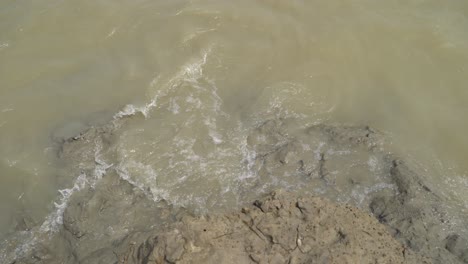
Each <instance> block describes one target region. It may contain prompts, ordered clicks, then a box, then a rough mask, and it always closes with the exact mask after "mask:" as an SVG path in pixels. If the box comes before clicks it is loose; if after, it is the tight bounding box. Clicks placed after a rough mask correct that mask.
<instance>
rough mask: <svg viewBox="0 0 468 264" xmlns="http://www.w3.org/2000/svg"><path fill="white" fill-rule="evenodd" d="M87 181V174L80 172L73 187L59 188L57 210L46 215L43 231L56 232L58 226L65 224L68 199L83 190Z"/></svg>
mask: <svg viewBox="0 0 468 264" xmlns="http://www.w3.org/2000/svg"><path fill="white" fill-rule="evenodd" d="M86 183H87V179H86V174H84V173H83V174H80V175H79V176H78V177H77V178H76V180H75V182H74V184H73V187H71V188H69V189H62V190H59V193H60V195H61V198H60V200H59V201H58V202H56V203H54V205H55V211H54V212H52V213H51V214H49V215H48V216H47V217H46V220H45V221H44V222H43V223H42V225H41V227H40V229H39V231H40V232H43V233H49V232H54V231H56V230H57V228H58V227H59V226H60V225H62V224H63V212H64V211H65V208H66V207H67V204H68V201H69V200H70V197H71V195H72V194H73V193H74V192H77V191H80V190H82V189H83V188H84V187H85V186H86Z"/></svg>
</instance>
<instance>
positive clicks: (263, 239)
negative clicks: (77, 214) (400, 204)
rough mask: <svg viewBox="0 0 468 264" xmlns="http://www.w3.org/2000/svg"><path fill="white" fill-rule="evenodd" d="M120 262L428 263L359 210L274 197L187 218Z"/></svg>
mask: <svg viewBox="0 0 468 264" xmlns="http://www.w3.org/2000/svg"><path fill="white" fill-rule="evenodd" d="M119 263H142V264H143V263H145V264H146V263H232V264H234V263H430V262H429V261H428V260H427V259H425V258H423V257H421V256H418V255H416V254H414V253H413V252H412V251H411V250H409V249H407V248H406V247H404V246H403V245H402V244H400V243H399V242H398V241H397V240H395V239H394V238H393V237H392V236H391V235H390V233H389V232H388V230H387V229H386V228H385V226H384V225H382V224H380V223H379V222H378V221H377V220H376V219H375V218H373V217H372V216H370V215H368V214H366V213H364V212H363V211H361V210H359V209H357V208H355V207H352V206H345V205H338V204H335V203H332V202H330V201H328V200H326V199H322V198H317V197H297V196H295V195H292V194H287V193H279V194H278V193H274V194H272V195H271V196H268V197H266V198H264V199H262V200H257V201H255V202H254V204H253V205H251V206H248V207H245V208H243V209H242V210H241V212H233V213H229V214H226V215H214V216H208V217H193V216H186V217H184V218H183V219H182V220H181V221H180V222H177V223H175V224H173V225H171V226H170V228H168V230H167V231H164V232H161V233H155V234H151V235H148V239H147V240H146V241H145V242H144V243H133V244H131V245H130V246H129V249H128V250H127V251H126V252H125V253H124V254H122V255H120V256H119Z"/></svg>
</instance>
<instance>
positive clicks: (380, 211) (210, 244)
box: [11, 119, 468, 263]
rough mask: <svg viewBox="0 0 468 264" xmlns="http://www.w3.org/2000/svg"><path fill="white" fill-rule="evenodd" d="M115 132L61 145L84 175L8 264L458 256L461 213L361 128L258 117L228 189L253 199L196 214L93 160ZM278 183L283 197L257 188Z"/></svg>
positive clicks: (467, 252)
mask: <svg viewBox="0 0 468 264" xmlns="http://www.w3.org/2000/svg"><path fill="white" fill-rule="evenodd" d="M115 129H116V127H115V126H110V125H109V126H103V127H100V128H91V129H89V130H88V131H87V132H84V133H82V134H80V135H78V136H75V137H72V138H70V139H68V140H66V141H65V142H64V143H63V145H62V146H61V150H60V158H61V159H62V160H63V162H64V163H68V164H69V166H70V167H73V168H74V169H76V170H80V171H81V172H82V174H83V175H92V176H88V177H87V178H86V183H87V184H86V186H85V187H83V188H80V189H79V190H77V191H76V192H75V193H74V194H73V195H71V197H70V199H69V200H67V204H66V207H65V208H64V209H63V212H61V217H62V224H61V225H60V226H58V231H57V232H55V233H51V234H50V237H46V238H43V239H40V240H38V241H37V243H35V245H34V246H33V249H32V251H30V252H29V253H27V254H26V255H23V256H22V255H17V256H16V257H15V260H14V261H12V262H11V263H179V262H180V263H309V262H316V261H324V262H326V263H346V262H348V263H375V262H376V261H378V262H382V263H423V262H427V263H429V262H433V263H468V242H467V237H468V236H467V234H466V232H467V231H466V228H465V227H466V226H468V223H467V222H468V220H467V219H468V217H466V216H464V215H461V213H460V211H459V210H457V209H456V207H455V206H452V205H450V204H449V202H448V201H446V200H444V198H443V196H441V195H439V194H438V193H437V189H436V188H435V187H434V186H431V185H430V183H428V182H424V180H423V179H424V178H423V177H422V176H421V175H420V174H418V172H416V171H413V170H412V169H411V168H410V167H409V166H408V165H407V164H406V163H405V162H404V161H402V160H401V159H399V158H398V157H396V156H395V155H393V154H389V151H388V150H387V149H386V148H385V146H384V144H383V143H382V142H383V140H384V136H383V135H382V134H381V133H379V132H378V131H375V130H373V129H371V128H369V127H365V126H364V127H361V126H342V125H324V124H320V125H313V126H307V127H303V126H300V125H299V126H298V125H296V124H294V121H291V120H283V119H272V120H268V121H266V122H263V123H261V124H259V125H258V126H256V127H255V128H253V129H252V130H251V132H250V135H249V136H248V138H247V141H248V145H249V147H250V148H251V151H252V152H253V153H255V157H254V161H253V163H252V164H249V166H250V169H251V170H252V171H253V172H254V175H255V177H253V178H250V179H247V181H246V183H245V184H244V185H243V186H242V188H241V189H240V190H239V193H238V195H239V196H240V197H243V199H244V200H243V203H244V205H245V204H249V203H251V201H255V200H258V201H256V202H255V203H254V204H253V205H251V206H247V207H245V208H244V209H242V211H241V212H227V213H225V214H208V215H206V216H193V215H192V213H191V212H190V211H188V210H184V209H183V208H180V207H174V206H173V205H171V204H169V203H168V202H166V201H164V200H163V199H157V197H154V196H153V194H152V193H151V191H150V190H146V189H145V188H141V187H137V186H135V185H134V184H131V182H129V181H128V179H122V177H120V176H119V175H118V173H117V171H116V170H114V169H113V167H112V164H107V163H105V162H104V161H102V160H100V159H99V157H98V156H96V155H95V153H97V152H98V150H103V149H104V150H105V149H106V147H107V146H108V145H111V144H112V143H111V142H112V141H113V137H114V131H115ZM283 182H287V183H288V184H287V185H284V186H287V189H288V191H289V192H290V193H292V194H281V195H272V196H268V195H267V194H268V193H269V192H271V191H272V190H274V189H277V188H282V187H284V186H283V185H282V183H283ZM291 186H293V187H291ZM311 195H312V196H322V197H326V198H327V199H329V200H330V201H331V202H329V201H328V200H323V199H320V198H313V197H311ZM262 197H266V198H263V199H262ZM300 197H304V198H300ZM339 204H349V205H346V206H345V205H339ZM353 206H356V207H359V208H360V209H359V210H357V209H354V207H353ZM366 213H367V214H370V215H373V216H374V217H375V218H370V217H369V216H368V215H367V214H366ZM44 236H45V235H44Z"/></svg>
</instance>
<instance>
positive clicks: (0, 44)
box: [0, 42, 10, 50]
mask: <svg viewBox="0 0 468 264" xmlns="http://www.w3.org/2000/svg"><path fill="white" fill-rule="evenodd" d="M9 46H10V43H8V42H4V43H0V50H2V49H6V48H8V47H9Z"/></svg>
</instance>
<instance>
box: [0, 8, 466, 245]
mask: <svg viewBox="0 0 468 264" xmlns="http://www.w3.org/2000/svg"><path fill="white" fill-rule="evenodd" d="M0 21H1V23H0V175H1V177H0V211H1V213H0V238H2V237H6V236H7V235H8V234H12V233H14V232H15V229H17V226H18V223H19V222H21V223H23V224H26V225H41V224H42V223H43V222H44V221H45V219H47V216H50V214H51V212H53V211H54V210H56V206H57V203H58V202H59V201H60V199H61V197H62V195H63V192H62V194H60V192H59V190H62V189H65V188H70V187H71V186H72V185H73V182H74V181H75V179H76V178H77V177H78V176H79V171H76V172H73V171H72V172H70V169H69V168H65V167H64V166H62V165H61V164H60V162H59V161H58V159H57V150H58V148H59V146H60V142H61V141H63V139H65V138H69V137H71V136H74V135H76V134H78V133H80V132H82V131H84V130H85V129H86V128H88V127H90V126H100V125H103V124H105V123H107V122H109V121H110V120H119V119H122V118H125V117H126V116H130V115H133V116H136V118H134V119H132V122H130V123H129V124H126V126H125V128H124V129H122V130H120V131H119V135H118V140H117V142H116V143H114V153H113V157H112V158H109V159H110V160H109V159H108V160H106V161H102V164H105V165H106V166H114V167H115V168H116V170H117V171H119V172H120V173H119V174H120V176H121V177H123V178H125V179H127V180H129V181H130V182H132V183H133V184H135V185H136V186H139V187H141V188H143V189H148V190H149V191H150V192H151V193H152V194H153V196H155V197H161V198H164V199H167V200H168V201H170V202H171V203H174V204H180V205H183V206H189V207H190V206H191V207H195V208H198V209H201V210H203V207H216V206H217V205H219V204H222V203H223V199H224V198H225V197H228V196H229V195H230V194H232V193H233V192H235V190H236V186H238V185H239V184H240V183H241V182H242V181H243V180H244V179H248V178H249V177H251V176H252V175H250V173H251V172H250V171H249V157H250V155H251V153H250V152H249V149H248V147H247V146H246V137H247V131H249V129H250V128H251V127H252V126H255V124H257V123H258V122H261V121H262V120H265V119H267V118H270V117H275V118H294V119H297V120H300V122H302V123H303V124H304V125H310V124H316V123H322V122H326V123H339V124H365V125H370V126H371V127H374V128H376V129H378V130H380V131H383V132H384V133H385V134H386V135H387V137H388V141H389V142H390V144H391V145H392V149H393V150H394V151H395V152H398V153H400V155H402V156H404V157H405V158H406V159H407V160H410V161H411V162H413V163H414V164H415V166H417V167H419V168H420V169H421V170H423V171H424V172H425V177H427V180H429V181H432V182H433V185H436V186H439V187H440V189H441V192H442V193H445V194H446V195H447V196H449V197H451V199H453V200H455V201H457V202H458V203H459V204H461V205H462V206H464V207H465V208H468V203H467V202H466V201H468V192H467V189H468V176H467V171H468V163H466V159H467V158H468V138H467V137H466V136H465V133H466V131H467V130H468V122H467V121H466V115H467V114H468V89H467V87H468V79H467V76H468V31H467V30H466V29H467V28H468V2H467V1H465V0H460V1H457V0H447V1H443V2H441V1H436V0H411V1H394V0H391V1H366V0H361V1H360V0H339V1H299V0H297V1H279V0H262V1H251V0H249V1H223V0H217V1H214V0H212V1H208V0H192V1H183V0H176V1H175V0H170V1H169V0H157V1H148V0H139V1H133V0H132V1H130V0H120V1H109V0H101V1H57V0H53V1H51V0H47V1H46V0H37V1H1V2H0ZM96 148H97V149H98V148H99V146H96ZM97 152H98V151H97ZM96 162H97V163H99V159H98V158H97V161H96ZM225 199H226V200H229V198H225Z"/></svg>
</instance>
